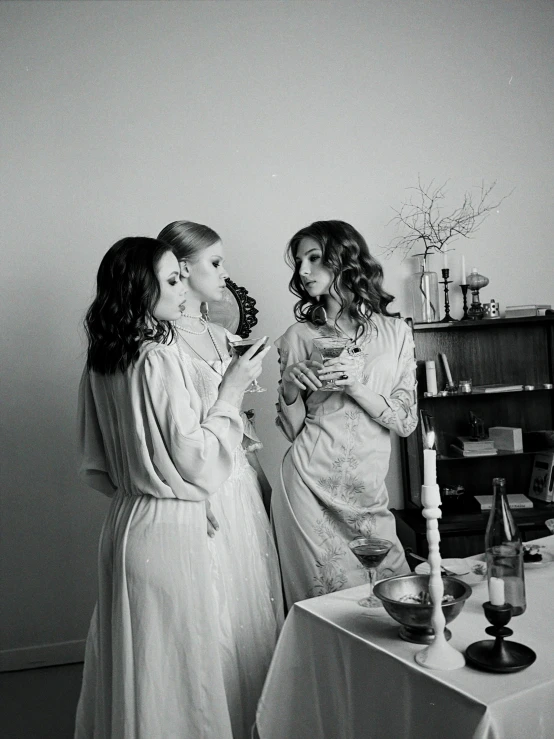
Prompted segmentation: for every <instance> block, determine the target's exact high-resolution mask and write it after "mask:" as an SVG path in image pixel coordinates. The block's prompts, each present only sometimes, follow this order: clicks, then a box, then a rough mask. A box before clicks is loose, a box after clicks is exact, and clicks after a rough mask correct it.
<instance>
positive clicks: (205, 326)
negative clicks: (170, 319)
mask: <svg viewBox="0 0 554 739" xmlns="http://www.w3.org/2000/svg"><path fill="white" fill-rule="evenodd" d="M181 316H182V317H183V318H195V319H197V320H198V321H201V322H202V329H201V330H200V331H192V330H191V329H190V328H185V327H184V326H179V325H178V324H177V321H175V323H174V326H175V328H178V329H181V331H186V332H187V334H193V335H194V336H202V335H203V334H205V333H206V331H207V330H208V322H207V321H206V319H205V318H204V316H193V315H191V314H190V313H181Z"/></svg>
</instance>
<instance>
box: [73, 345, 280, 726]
mask: <svg viewBox="0 0 554 739" xmlns="http://www.w3.org/2000/svg"><path fill="white" fill-rule="evenodd" d="M229 361H230V360H229V359H226V360H225V362H224V363H223V364H221V363H219V365H220V366H218V365H216V368H217V369H219V371H220V372H223V370H224V366H223V365H225V366H226V365H227V364H228V362H229ZM220 381H221V376H220V375H219V374H217V373H216V372H214V371H213V369H211V368H210V367H209V366H207V365H206V364H203V363H202V362H201V360H195V359H192V358H191V357H189V356H188V355H185V354H184V353H180V352H179V351H178V349H177V346H176V344H175V343H173V344H170V345H159V344H149V345H147V346H145V347H143V349H142V351H141V356H140V358H139V360H138V362H137V363H136V365H135V366H133V367H132V368H130V369H129V370H127V372H126V373H124V374H118V375H116V376H102V375H97V374H96V373H92V374H90V375H89V373H87V372H86V371H85V372H84V374H83V378H82V381H81V386H80V395H79V418H80V432H81V446H82V467H81V475H82V477H83V478H84V480H85V481H86V482H87V483H88V484H90V485H91V486H92V487H94V488H95V489H97V490H100V491H101V492H103V493H105V494H107V495H109V496H110V497H112V504H111V507H110V510H109V512H108V515H107V518H106V521H105V523H104V527H103V530H102V534H101V538H100V545H99V572H98V578H99V582H98V585H99V591H98V603H97V606H96V608H95V611H94V614H93V618H92V622H91V627H90V631H89V635H88V638H87V648H86V657H85V667H84V675H83V686H82V690H81V697H80V700H79V705H78V710H77V718H76V730H75V737H76V739H84V738H85V737H86V738H87V739H92V738H94V739H166V738H167V739H174V738H175V739H177V738H179V739H231V738H233V739H243V738H244V739H246V738H247V737H250V730H251V726H252V724H253V723H254V720H255V709H256V703H257V700H258V697H259V694H260V692H261V689H262V685H263V681H264V678H265V674H266V671H267V668H268V666H269V662H270V660H271V656H272V653H273V649H274V646H275V643H276V639H277V636H278V633H279V630H280V627H281V625H282V618H283V616H282V597H281V584H280V575H279V569H278V561H277V555H276V550H275V547H274V544H273V539H272V535H271V530H270V526H269V521H268V518H267V515H266V513H265V510H264V507H263V504H262V500H261V493H260V489H259V485H258V481H257V477H256V474H255V472H254V471H253V469H252V468H251V467H250V466H249V464H248V461H247V458H246V455H245V450H244V449H243V445H242V441H243V439H244V438H245V437H244V432H245V422H246V423H247V421H246V419H244V417H242V418H241V415H243V414H239V412H238V410H237V409H236V408H234V407H233V406H231V405H230V404H228V403H225V402H222V401H221V400H217V389H218V385H219V383H220ZM246 430H247V431H248V429H246ZM250 437H251V438H250V440H248V438H247V443H252V439H254V442H255V434H254V433H252V432H251V433H250ZM208 498H209V500H210V502H211V506H212V510H213V512H214V514H215V516H216V518H217V519H218V522H219V527H220V528H219V531H218V532H217V533H216V535H215V537H214V538H213V539H211V538H209V537H208V535H207V530H206V529H207V524H206V506H205V500H207V499H208Z"/></svg>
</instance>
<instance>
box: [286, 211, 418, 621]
mask: <svg viewBox="0 0 554 739" xmlns="http://www.w3.org/2000/svg"><path fill="white" fill-rule="evenodd" d="M286 259H287V261H288V263H289V264H290V266H291V267H292V269H293V276H292V279H291V281H290V290H291V292H292V293H293V294H294V295H296V296H297V297H298V298H299V300H298V302H297V303H296V305H295V308H294V314H295V317H296V323H294V324H293V325H292V326H290V327H289V328H288V329H287V331H286V332H285V333H284V334H283V336H281V337H280V338H279V339H277V341H276V342H275V344H276V346H277V348H278V350H279V356H280V366H281V382H280V386H279V402H278V405H277V408H278V417H277V424H278V426H279V427H280V428H281V430H282V431H283V433H284V434H285V436H286V437H287V439H288V440H289V441H290V442H291V446H290V448H289V449H288V451H287V452H286V454H285V457H284V459H283V463H282V467H281V488H280V489H277V490H275V491H274V492H273V498H272V520H273V524H274V528H275V532H276V537H277V544H278V549H279V557H280V560H281V568H282V575H283V583H284V589H285V595H286V599H287V604H288V606H289V607H290V606H291V605H292V603H294V602H295V601H297V600H302V599H304V598H311V597H313V596H316V595H322V594H324V593H330V592H334V591H336V590H342V589H344V588H349V587H352V586H354V585H360V584H362V583H364V582H366V580H367V573H366V572H365V570H364V569H363V567H362V566H361V565H360V563H359V562H358V560H357V559H356V557H355V556H354V554H353V553H352V552H351V551H350V549H349V547H348V544H349V542H350V541H352V540H353V539H356V538H358V537H367V536H376V537H380V538H384V539H388V540H389V541H391V542H393V547H392V549H391V550H390V552H389V554H388V555H387V557H386V559H385V560H384V561H383V563H382V564H381V566H380V569H379V573H380V576H381V577H386V576H391V575H392V574H401V573H404V572H408V571H409V568H408V565H407V563H406V560H405V557H404V553H403V550H402V547H401V545H400V542H399V541H398V538H397V535H396V527H395V521H394V516H393V515H392V513H391V512H390V511H389V510H388V502H389V499H388V493H387V489H386V486H385V476H386V474H387V471H388V466H389V459H390V432H391V431H394V432H395V433H397V434H399V435H401V436H407V435H408V434H410V433H411V432H412V431H413V430H414V429H415V427H416V425H417V412H416V380H415V359H414V343H413V339H412V335H411V331H410V329H409V327H408V326H407V325H406V323H405V322H404V321H403V320H401V319H400V318H399V317H398V316H397V315H395V314H391V313H389V311H388V306H389V305H390V303H391V302H392V301H393V299H394V298H393V297H392V295H389V294H388V293H387V292H386V291H385V290H384V289H383V269H382V267H381V265H380V264H379V262H377V261H376V259H375V258H374V257H372V256H371V254H370V253H369V249H368V247H367V244H366V242H365V240H364V239H363V237H362V236H361V234H360V233H358V231H356V229H355V228H353V227H352V226H351V225H350V224H348V223H345V222H343V221H317V222H315V223H312V224H311V225H310V226H307V227H306V228H303V229H302V230H301V231H299V232H298V233H296V234H295V235H294V236H293V237H292V239H291V240H290V242H289V244H288V247H287V251H286ZM326 337H329V338H339V339H342V340H343V341H342V345H343V347H344V348H342V349H340V348H339V351H340V354H339V356H336V357H335V358H332V359H327V360H326V361H325V363H323V361H322V360H323V357H322V355H321V354H320V353H319V351H318V350H317V349H316V348H315V346H314V343H313V342H314V339H318V338H326ZM329 382H331V383H332V384H333V388H332V391H329V390H327V389H326V388H325V385H327V384H328V383H329Z"/></svg>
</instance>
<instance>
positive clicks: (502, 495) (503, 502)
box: [485, 477, 526, 616]
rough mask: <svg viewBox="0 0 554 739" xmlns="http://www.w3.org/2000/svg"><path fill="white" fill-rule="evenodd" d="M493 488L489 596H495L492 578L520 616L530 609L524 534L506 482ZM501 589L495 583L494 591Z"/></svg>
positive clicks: (499, 481) (497, 479) (496, 480)
mask: <svg viewBox="0 0 554 739" xmlns="http://www.w3.org/2000/svg"><path fill="white" fill-rule="evenodd" d="M492 487H493V501H492V508H491V512H490V515H489V520H488V523H487V530H486V533H485V552H486V559H487V580H488V582H489V593H491V592H492V587H491V578H498V579H499V580H502V581H503V583H504V585H503V590H504V600H505V602H506V603H510V605H511V606H512V615H513V616H520V615H521V614H522V613H524V611H525V607H526V603H525V579H524V575H523V544H522V541H521V534H520V533H519V529H518V527H517V526H516V524H515V522H514V518H513V516H512V512H511V510H510V505H509V503H508V498H507V496H506V480H505V479H504V478H503V477H495V478H494V480H493V481H492ZM497 585H498V582H495V583H494V587H496V586H497Z"/></svg>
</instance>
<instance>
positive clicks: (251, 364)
mask: <svg viewBox="0 0 554 739" xmlns="http://www.w3.org/2000/svg"><path fill="white" fill-rule="evenodd" d="M266 341H267V336H263V337H262V338H261V339H259V340H258V341H256V343H255V344H252V346H251V347H250V348H249V349H248V351H246V352H245V353H244V354H243V355H242V356H239V355H238V354H235V356H234V357H233V359H232V361H231V364H230V365H229V366H228V367H227V371H226V372H225V374H224V376H223V380H222V381H221V385H220V386H219V398H220V399H221V400H225V401H227V402H228V403H231V404H232V405H235V406H236V407H237V408H239V407H240V404H241V402H242V396H243V394H244V393H245V392H246V389H247V388H248V386H249V385H250V384H251V382H252V381H253V380H255V379H256V378H257V377H259V376H260V374H261V372H262V360H263V358H264V357H265V355H266V354H267V353H268V351H269V350H270V349H271V346H266V347H265V349H262V347H263V345H264V344H265V343H266Z"/></svg>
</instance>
